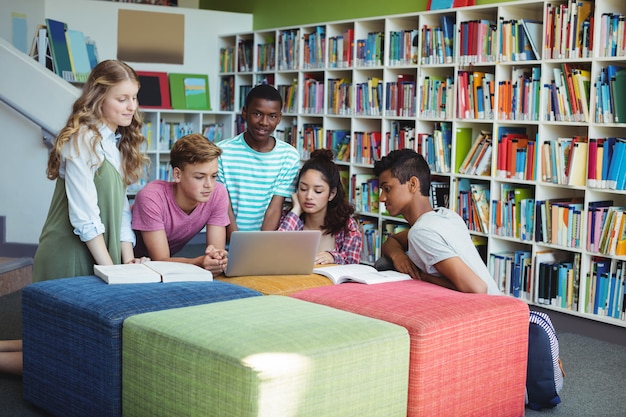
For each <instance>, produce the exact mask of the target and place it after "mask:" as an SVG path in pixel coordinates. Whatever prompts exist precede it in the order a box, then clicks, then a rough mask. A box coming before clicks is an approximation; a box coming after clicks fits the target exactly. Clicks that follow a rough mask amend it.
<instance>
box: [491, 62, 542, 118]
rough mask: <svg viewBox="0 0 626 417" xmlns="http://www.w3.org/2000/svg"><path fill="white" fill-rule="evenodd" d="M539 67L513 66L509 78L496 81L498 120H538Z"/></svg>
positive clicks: (539, 99)
mask: <svg viewBox="0 0 626 417" xmlns="http://www.w3.org/2000/svg"><path fill="white" fill-rule="evenodd" d="M540 92H541V67H531V68H522V67H514V68H513V69H512V70H511V79H510V80H504V81H499V82H498V115H497V116H498V119H499V120H539V113H540V111H539V109H540V102H541V97H540Z"/></svg>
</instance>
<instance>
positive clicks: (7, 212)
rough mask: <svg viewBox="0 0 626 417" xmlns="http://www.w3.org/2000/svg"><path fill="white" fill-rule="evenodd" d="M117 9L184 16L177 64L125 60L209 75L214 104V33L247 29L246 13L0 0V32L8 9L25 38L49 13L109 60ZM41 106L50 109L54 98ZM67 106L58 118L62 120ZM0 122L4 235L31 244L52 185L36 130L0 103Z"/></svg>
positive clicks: (7, 33) (8, 25)
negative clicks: (19, 20)
mask: <svg viewBox="0 0 626 417" xmlns="http://www.w3.org/2000/svg"><path fill="white" fill-rule="evenodd" d="M120 8H123V9H130V10H148V11H152V12H164V13H181V14H184V15H185V34H184V36H185V61H184V64H183V65H173V64H148V63H133V62H129V64H130V65H131V66H133V67H134V68H135V69H136V70H144V71H163V72H181V73H199V74H209V88H210V92H211V104H212V105H213V106H214V107H215V106H216V105H217V104H218V103H219V100H218V96H219V95H218V75H217V68H218V65H219V62H218V48H217V36H218V35H219V34H221V33H235V32H245V31H251V30H252V15H250V14H242V13H229V12H214V11H208V10H196V9H188V8H182V7H178V8H176V7H162V6H144V5H135V4H129V3H118V2H110V1H93V0H28V1H24V0H2V1H0V37H2V38H4V39H6V40H8V41H9V42H11V40H12V30H13V29H12V14H13V13H20V14H23V15H26V20H27V27H28V33H27V36H28V39H29V42H30V39H32V37H33V36H34V32H35V28H36V26H37V24H40V23H44V21H45V18H51V19H55V20H60V21H63V22H65V23H67V24H68V27H70V28H72V29H76V30H80V31H82V32H83V33H84V34H85V35H87V36H89V37H91V38H92V39H94V40H95V41H96V45H97V48H98V54H99V58H100V59H101V60H102V59H114V58H116V55H117V11H118V9H120ZM14 83H15V85H16V86H18V88H19V86H20V85H26V84H28V79H24V80H19V79H16V80H14ZM2 88H5V87H2ZM0 93H2V91H0ZM0 95H1V94H0ZM46 105H47V106H52V107H51V108H53V106H55V103H54V102H51V103H46ZM69 110H70V109H69V108H68V109H67V114H65V115H64V116H63V120H61V121H60V122H61V123H64V122H65V118H66V117H67V115H68V114H69ZM0 126H2V129H0V178H2V180H1V181H0V216H6V218H7V235H6V240H7V242H14V243H28V244H36V243H37V242H38V239H39V233H40V232H41V228H42V226H43V223H44V221H45V218H46V215H47V212H48V206H49V203H50V198H51V195H52V189H53V186H54V184H53V182H52V181H49V180H47V179H46V176H45V169H46V164H47V156H48V153H47V149H46V147H45V146H44V144H43V142H42V137H41V131H40V129H39V128H38V127H37V126H33V125H32V123H30V122H29V121H27V120H26V119H24V118H23V117H22V116H20V115H19V114H17V113H16V112H14V111H13V110H12V109H10V108H8V107H7V106H5V105H3V104H2V103H0Z"/></svg>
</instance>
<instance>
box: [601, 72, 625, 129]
mask: <svg viewBox="0 0 626 417" xmlns="http://www.w3.org/2000/svg"><path fill="white" fill-rule="evenodd" d="M594 86H595V89H594V90H595V99H596V107H595V109H594V120H595V122H597V123H624V122H626V100H625V99H624V94H623V91H624V88H626V67H621V66H618V65H607V66H606V67H604V68H602V69H601V70H600V73H599V74H598V76H597V77H596V79H595V80H594Z"/></svg>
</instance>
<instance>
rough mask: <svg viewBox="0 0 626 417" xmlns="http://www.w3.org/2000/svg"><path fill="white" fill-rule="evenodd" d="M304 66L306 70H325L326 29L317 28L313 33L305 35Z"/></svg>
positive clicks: (303, 47) (322, 27)
mask: <svg viewBox="0 0 626 417" xmlns="http://www.w3.org/2000/svg"><path fill="white" fill-rule="evenodd" d="M302 45H303V46H302V58H303V63H302V66H303V68H304V69H317V68H324V66H325V60H324V54H325V53H326V52H325V51H326V29H325V27H324V26H316V27H315V29H314V30H313V32H311V33H305V34H304V35H303V43H302Z"/></svg>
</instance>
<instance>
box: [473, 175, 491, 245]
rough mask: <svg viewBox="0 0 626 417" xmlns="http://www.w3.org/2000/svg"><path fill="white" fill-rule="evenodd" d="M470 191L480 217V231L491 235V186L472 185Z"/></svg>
mask: <svg viewBox="0 0 626 417" xmlns="http://www.w3.org/2000/svg"><path fill="white" fill-rule="evenodd" d="M470 191H471V195H472V202H473V204H474V208H475V210H476V213H477V215H478V220H479V225H480V231H481V232H483V233H489V203H490V201H491V199H490V196H489V185H488V184H483V183H471V184H470Z"/></svg>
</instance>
